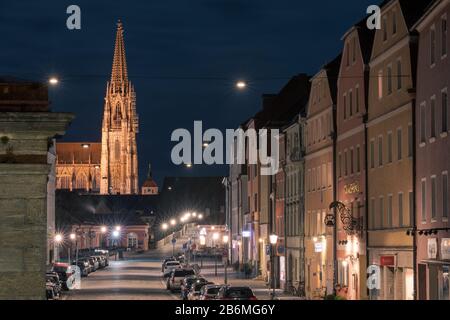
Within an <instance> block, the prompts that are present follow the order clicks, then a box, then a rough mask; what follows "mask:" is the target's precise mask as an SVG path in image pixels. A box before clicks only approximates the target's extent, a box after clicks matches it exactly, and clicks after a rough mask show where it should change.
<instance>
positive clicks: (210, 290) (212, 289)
mask: <svg viewBox="0 0 450 320" xmlns="http://www.w3.org/2000/svg"><path fill="white" fill-rule="evenodd" d="M222 287H223V286H222V285H214V284H207V285H205V286H203V287H202V289H201V290H200V295H199V297H198V300H216V299H217V294H218V293H219V290H220V288H222Z"/></svg>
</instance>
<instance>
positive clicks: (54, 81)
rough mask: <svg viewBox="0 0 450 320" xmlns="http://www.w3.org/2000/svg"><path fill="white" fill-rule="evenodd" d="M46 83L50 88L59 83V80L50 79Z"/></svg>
mask: <svg viewBox="0 0 450 320" xmlns="http://www.w3.org/2000/svg"><path fill="white" fill-rule="evenodd" d="M48 83H49V84H50V85H52V86H56V85H57V84H58V83H59V80H58V78H56V77H50V79H48Z"/></svg>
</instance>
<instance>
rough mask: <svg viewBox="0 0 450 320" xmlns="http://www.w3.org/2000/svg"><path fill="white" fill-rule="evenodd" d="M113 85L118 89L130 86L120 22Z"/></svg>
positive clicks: (112, 75)
mask: <svg viewBox="0 0 450 320" xmlns="http://www.w3.org/2000/svg"><path fill="white" fill-rule="evenodd" d="M111 84H112V85H114V86H116V87H120V86H122V85H124V86H126V85H127V84H128V71H127V60H126V57H125V43H124V40H123V25H122V22H121V21H120V20H119V21H118V23H117V32H116V45H115V47H114V59H113V65H112V73H111Z"/></svg>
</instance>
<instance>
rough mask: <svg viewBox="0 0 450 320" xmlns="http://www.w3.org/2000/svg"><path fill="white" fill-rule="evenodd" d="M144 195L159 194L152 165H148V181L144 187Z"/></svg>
mask: <svg viewBox="0 0 450 320" xmlns="http://www.w3.org/2000/svg"><path fill="white" fill-rule="evenodd" d="M141 193H142V195H145V196H154V195H157V194H158V185H157V184H156V182H155V180H153V177H152V165H151V164H149V165H148V173H147V180H145V182H144V184H143V185H142V192H141Z"/></svg>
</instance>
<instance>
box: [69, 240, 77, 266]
mask: <svg viewBox="0 0 450 320" xmlns="http://www.w3.org/2000/svg"><path fill="white" fill-rule="evenodd" d="M69 238H70V240H72V243H71V244H70V246H69V264H71V260H72V253H71V250H70V248H71V247H72V244H73V241H74V240H76V239H77V235H76V234H75V233H71V234H70V235H69ZM76 250H77V249H76V248H75V251H76ZM77 261H78V257H77V259H76V261H75V263H76V262H77Z"/></svg>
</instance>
